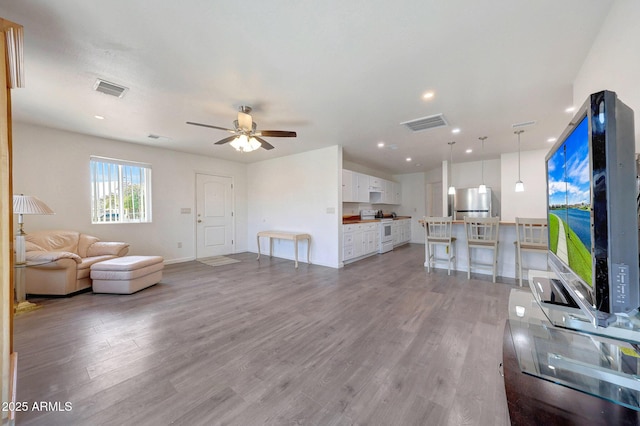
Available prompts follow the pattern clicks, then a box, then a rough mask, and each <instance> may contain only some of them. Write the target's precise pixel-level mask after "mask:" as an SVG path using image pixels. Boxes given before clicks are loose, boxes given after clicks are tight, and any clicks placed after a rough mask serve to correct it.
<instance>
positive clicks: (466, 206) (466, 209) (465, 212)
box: [453, 188, 493, 220]
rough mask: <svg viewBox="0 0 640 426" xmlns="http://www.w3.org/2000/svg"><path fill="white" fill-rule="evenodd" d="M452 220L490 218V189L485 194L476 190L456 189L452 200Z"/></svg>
mask: <svg viewBox="0 0 640 426" xmlns="http://www.w3.org/2000/svg"><path fill="white" fill-rule="evenodd" d="M453 210H454V219H455V220H463V219H464V217H465V216H467V217H491V216H493V214H492V213H493V211H492V210H491V188H487V192H486V193H485V194H480V193H478V188H456V195H455V196H454V200H453Z"/></svg>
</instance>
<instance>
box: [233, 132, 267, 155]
mask: <svg viewBox="0 0 640 426" xmlns="http://www.w3.org/2000/svg"><path fill="white" fill-rule="evenodd" d="M230 145H231V146H232V147H234V148H235V149H236V151H240V152H251V151H255V150H256V149H258V148H260V146H261V145H262V144H261V143H260V142H259V141H258V140H256V138H248V137H247V135H240V136H238V137H237V138H235V139H234V140H232V141H231V143H230Z"/></svg>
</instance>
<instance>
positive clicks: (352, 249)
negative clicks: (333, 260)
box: [342, 222, 380, 261]
mask: <svg viewBox="0 0 640 426" xmlns="http://www.w3.org/2000/svg"><path fill="white" fill-rule="evenodd" d="M379 226H380V223H379V222H371V223H354V224H349V225H342V241H343V247H342V260H343V261H349V260H353V259H358V258H361V257H365V256H370V255H372V254H375V253H377V252H378V243H379V242H380V230H379Z"/></svg>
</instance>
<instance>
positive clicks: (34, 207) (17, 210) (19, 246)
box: [13, 194, 55, 313]
mask: <svg viewBox="0 0 640 426" xmlns="http://www.w3.org/2000/svg"><path fill="white" fill-rule="evenodd" d="M13 214H17V215H18V232H17V233H16V242H15V252H16V263H15V266H16V269H15V278H16V280H15V290H16V301H17V302H18V303H17V304H16V305H15V312H16V313H20V312H26V311H29V310H32V309H36V308H38V306H37V305H36V304H34V303H30V302H28V301H27V294H26V288H25V273H24V268H25V267H26V266H27V253H26V241H25V237H24V236H25V235H26V234H25V232H24V229H23V225H24V215H25V214H55V213H54V212H53V210H51V209H50V208H49V206H47V205H46V204H45V203H44V202H42V201H40V200H39V199H37V198H36V197H33V196H31V195H22V194H20V195H14V196H13Z"/></svg>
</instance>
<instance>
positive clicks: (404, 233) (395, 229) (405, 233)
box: [391, 219, 411, 247]
mask: <svg viewBox="0 0 640 426" xmlns="http://www.w3.org/2000/svg"><path fill="white" fill-rule="evenodd" d="M391 236H392V237H393V245H394V247H395V246H400V245H402V244H406V243H408V242H409V241H411V219H398V220H394V221H393V223H392V224H391Z"/></svg>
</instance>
